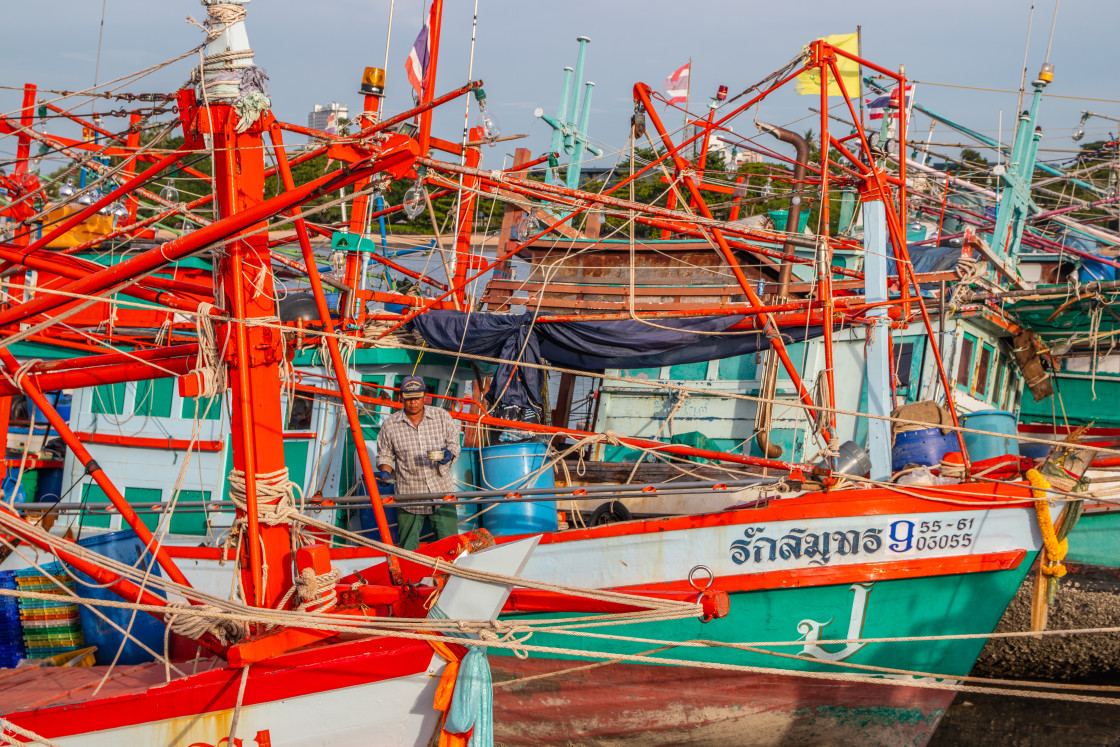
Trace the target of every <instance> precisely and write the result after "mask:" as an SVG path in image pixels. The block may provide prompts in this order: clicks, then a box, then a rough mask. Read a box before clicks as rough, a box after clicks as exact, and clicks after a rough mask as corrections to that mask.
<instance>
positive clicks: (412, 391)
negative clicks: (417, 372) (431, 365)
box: [401, 376, 428, 399]
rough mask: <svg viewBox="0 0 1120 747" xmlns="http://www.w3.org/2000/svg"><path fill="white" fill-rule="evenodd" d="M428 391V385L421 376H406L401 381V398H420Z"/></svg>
mask: <svg viewBox="0 0 1120 747" xmlns="http://www.w3.org/2000/svg"><path fill="white" fill-rule="evenodd" d="M427 393H428V387H426V386H425V385H424V380H423V379H421V378H420V377H419V376H405V377H404V381H402V382H401V399H419V398H421V397H423V396H424V395H425V394H427Z"/></svg>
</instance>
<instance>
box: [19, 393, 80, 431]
mask: <svg viewBox="0 0 1120 747" xmlns="http://www.w3.org/2000/svg"><path fill="white" fill-rule="evenodd" d="M73 399H74V398H73V395H70V394H66V393H63V392H55V393H54V394H48V395H47V401H49V402H50V403H51V406H52V407H54V409H55V410H56V411H57V412H58V414H59V415H60V416H61V417H62V419H63V420H65V421H66V422H67V423H69V422H70V405H71V403H72V402H73ZM27 410H28V414H29V415H30V416H31V417H33V418H34V419H35V430H37V431H39V430H43V429H44V428H46V427H47V426H49V425H50V422H49V421H48V420H47V416H46V415H44V414H43V413H42V411H41V410H39V408H38V407H36V406H35V403H34V402H32V401H31V398H30V397H28V398H27Z"/></svg>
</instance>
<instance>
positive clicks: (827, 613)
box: [491, 553, 1034, 747]
mask: <svg viewBox="0 0 1120 747" xmlns="http://www.w3.org/2000/svg"><path fill="white" fill-rule="evenodd" d="M1033 558H1034V554H1033V553H1031V554H1028V555H1027V556H1026V557H1025V558H1024V559H1023V561H1022V562H1021V563H1020V564H1019V565H1018V567H1016V568H1013V569H1008V570H999V571H987V572H977V573H964V574H955V575H947V576H933V577H924V578H911V579H896V580H885V581H877V582H874V583H871V584H867V585H862V586H861V585H852V584H837V585H829V586H819V587H802V588H785V589H771V590H763V591H753V592H740V593H734V594H732V595H731V611H730V614H729V615H728V616H727V617H726V618H723V619H720V620H713V621H711V622H709V623H701V622H699V621H698V620H693V619H689V620H676V621H670V622H659V623H635V624H629V625H619V626H609V627H601V628H592V629H591V630H594V631H597V632H601V633H605V634H609V635H620V636H631V637H641V638H649V639H654V640H655V641H667V642H668V641H690V640H698V639H702V640H715V641H721V642H734V643H752V642H765V641H799V643H798V645H794V646H781V647H778V646H773V647H767V648H768V649H769V650H772V651H775V652H781V653H784V654H787V655H792V658H791V657H789V656H786V657H778V656H773V655H770V654H767V653H765V652H756V651H744V650H741V649H732V648H723V647H717V648H712V647H705V648H682V647H675V648H669V649H667V650H663V651H656V652H655V653H652V654H650V655H651V656H653V657H664V658H673V659H683V660H687V661H690V662H696V663H697V664H698V665H700V664H701V663H702V662H719V663H724V664H735V665H740V666H748V667H763V668H767V669H770V670H772V671H771V672H768V673H755V672H729V671H727V670H718V669H707V668H704V667H702V665H700V666H688V665H681V666H673V667H668V666H648V665H638V664H630V663H614V664H606V665H602V664H591V665H590V666H589V665H588V662H587V660H586V659H582V660H578V659H580V657H574V656H561V655H555V656H554V655H551V654H537V653H533V654H531V656H530V658H529V659H527V660H520V659H516V658H513V657H512V656H493V657H492V658H491V666H492V668H493V671H494V678H495V682H502V681H505V682H506V683H507V684H506V685H505V686H501V685H500V686H498V687H497V688H496V689H495V704H494V707H495V711H494V713H495V727H496V734H497V737H498V742H499V743H502V744H572V743H576V742H579V743H594V744H642V745H661V744H680V743H689V744H751V745H769V744H772V745H786V744H829V745H861V747H862V746H864V745H902V744H909V745H922V744H925V742H926V741H928V739H929V738H930V736H931V735H932V734H933V732H934V730H935V729H936V727H937V724H938V722H939V721H940V719H941V717H942V715H943V714H944V712H945V709H947V708H948V706H949V704H950V703H951V702H952V698H953V695H954V693H953V692H952V691H951V690H935V689H930V688H920V687H913V686H907V684H906V680H907V679H909V678H907V677H905V676H902V677H897V678H892V679H885V678H882V677H879V676H875V675H869V677H868V679H867V680H862V679H861V680H860V681H856V682H851V681H848V682H842V681H837V680H831V679H818V678H806V677H801V676H797V674H796V673H797V672H844V673H856V674H866V671H865V670H864V671H861V670H858V669H852V668H848V667H844V666H843V664H861V665H871V666H877V667H887V668H892V669H898V670H906V671H908V672H920V673H929V674H938V675H943V676H946V677H950V678H951V677H958V676H961V675H965V674H967V673H968V672H969V670H970V669H971V668H972V665H973V663H974V662H975V661H976V657H977V656H978V655H979V653H980V650H981V648H983V646H984V643H985V641H986V639H984V638H976V639H966V640H944V641H921V642H892V643H868V644H866V645H862V646H861V645H859V644H823V645H821V646H819V647H818V648H817V649H816V650H817V651H818V652H823V654H824V655H826V656H834V657H836V658H839V659H840V660H841V661H840V662H838V663H832V662H828V661H823V660H822V659H819V658H813V657H811V656H808V655H806V646H813V645H814V643H813V641H814V640H844V639H850V638H857V637H858V638H880V637H892V638H894V637H909V636H928V635H945V636H952V635H959V634H968V633H988V632H991V631H992V630H994V629H995V627H996V624H997V623H998V622H999V619H1000V618H1001V617H1002V615H1003V613H1004V611H1005V609H1006V608H1007V605H1008V604H1009V603H1010V601H1011V599H1012V597H1013V596H1014V594H1015V592H1016V590H1017V589H1018V588H1019V586H1020V585H1021V583H1022V581H1023V579H1024V577H1025V575H1026V573H1027V571H1028V570H1029V568H1030V567H1031V561H1032V560H1033ZM550 617H554V616H550V615H523V616H516V617H510V618H509V619H510V620H528V619H533V620H545V619H549V618H550ZM807 637H808V638H811V639H812V640H809V641H806V640H804V639H805V638H807ZM531 643H532V644H534V645H545V646H555V647H558V648H568V649H573V648H576V649H582V650H587V651H591V650H595V651H599V652H603V653H605V654H608V655H611V654H638V653H641V652H649V651H651V650H653V649H657V648H659V644H658V643H654V642H642V643H635V642H625V641H615V640H596V639H588V638H580V637H574V636H567V635H560V634H551V633H535V634H533V636H532V638H531ZM492 653H494V654H497V653H499V651H498V650H497V649H492ZM502 653H505V652H502ZM541 657H547V658H543V659H542V658H541ZM565 659H567V660H566V661H565ZM573 659H577V660H576V661H573ZM775 670H776V671H775ZM510 681H513V682H510ZM522 681H523V682H524V684H519V683H520V682H522ZM544 702H548V703H550V704H551V705H552V707H551V708H549V709H548V711H549V713H550V714H551V715H545V714H544V713H543V711H544V709H542V708H541V707H540V704H541V703H544ZM557 735H564V738H563V739H560V740H559V741H557V740H556V739H554V737H556V736H557Z"/></svg>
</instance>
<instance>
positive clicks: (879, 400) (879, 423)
mask: <svg viewBox="0 0 1120 747" xmlns="http://www.w3.org/2000/svg"><path fill="white" fill-rule="evenodd" d="M863 250H864V251H863V276H864V283H865V285H866V287H865V293H866V294H867V302H868V303H869V304H875V303H879V302H881V301H886V300H887V212H886V208H885V207H884V206H883V203H882V201H881V200H872V201H870V202H865V203H863ZM867 316H868V318H869V319H870V320H871V321H872V325H871V326H869V327H868V329H867V334H868V335H869V336H870V339H869V340H868V343H867V373H866V379H865V382H864V386H866V387H867V411H868V414H870V415H879V416H883V417H889V416H890V414H891V406H890V396H891V381H890V366H889V359H888V356H889V353H888V347H889V344H890V341H889V339H888V335H890V323H891V320H890V317H889V316H888V315H887V307H886V306H878V307H876V308H873V309H871V310H870V311H868V312H867ZM867 451H868V453H869V454H870V455H871V479H872V480H889V479H890V476H891V424H890V421H889V420H880V419H878V418H868V420H867Z"/></svg>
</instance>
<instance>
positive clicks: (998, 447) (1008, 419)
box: [961, 410, 1019, 462]
mask: <svg viewBox="0 0 1120 747" xmlns="http://www.w3.org/2000/svg"><path fill="white" fill-rule="evenodd" d="M961 425H963V426H964V427H965V428H975V429H976V430H978V431H993V432H995V433H999V434H1003V435H999V436H981V435H980V434H978V433H965V434H964V445H965V446H967V447H968V458H969V459H970V460H972V461H973V462H979V461H980V460H982V459H991V458H992V457H999V456H1004V455H1005V454H1014V455H1015V456H1019V427H1018V425H1017V424H1016V423H1015V416H1014V415H1012V414H1011V413H1009V412H1006V411H1005V410H980V411H979V412H974V413H971V414H969V415H965V416H964V417H963V418H961Z"/></svg>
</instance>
